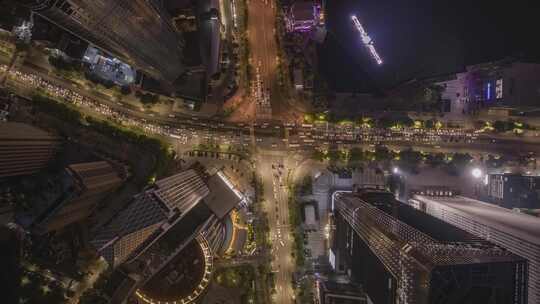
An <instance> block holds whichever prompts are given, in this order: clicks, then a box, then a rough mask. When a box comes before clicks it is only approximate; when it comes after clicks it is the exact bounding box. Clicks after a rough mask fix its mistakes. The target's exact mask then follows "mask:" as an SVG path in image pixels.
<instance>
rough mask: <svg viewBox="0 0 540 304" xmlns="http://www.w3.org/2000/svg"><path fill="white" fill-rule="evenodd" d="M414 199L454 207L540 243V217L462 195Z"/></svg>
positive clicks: (449, 207) (418, 196)
mask: <svg viewBox="0 0 540 304" xmlns="http://www.w3.org/2000/svg"><path fill="white" fill-rule="evenodd" d="M414 199H416V200H418V201H421V202H425V203H426V204H428V205H429V204H431V205H439V206H444V207H446V209H452V211H454V212H456V213H459V214H461V215H463V216H467V217H469V218H472V219H474V220H475V221H477V222H479V223H481V224H484V225H486V226H489V227H492V228H495V229H497V230H500V231H503V232H506V233H509V234H512V235H514V236H516V237H518V238H521V239H523V240H525V241H527V242H530V243H533V244H537V245H540V218H537V217H534V216H531V215H528V214H522V213H517V212H513V211H512V210H510V209H506V208H502V207H499V206H496V205H493V204H489V203H485V202H482V201H478V200H475V199H471V198H467V197H462V196H456V197H429V196H423V195H415V196H414Z"/></svg>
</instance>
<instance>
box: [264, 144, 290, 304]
mask: <svg viewBox="0 0 540 304" xmlns="http://www.w3.org/2000/svg"><path fill="white" fill-rule="evenodd" d="M257 169H258V172H259V174H261V177H262V180H263V187H264V202H263V208H264V210H265V212H266V213H267V215H268V221H269V228H270V240H271V244H272V248H271V256H272V271H273V272H274V273H275V284H276V293H275V294H274V296H273V297H274V299H273V300H274V302H275V303H280V304H281V303H284V304H286V303H293V302H294V291H293V289H292V283H291V282H292V274H293V272H294V271H295V265H294V260H293V258H292V256H291V252H292V246H293V244H292V237H291V234H290V226H289V207H288V192H287V190H288V189H287V180H286V179H287V176H288V165H287V158H286V157H283V156H282V155H280V154H277V153H272V154H260V155H258V162H257Z"/></svg>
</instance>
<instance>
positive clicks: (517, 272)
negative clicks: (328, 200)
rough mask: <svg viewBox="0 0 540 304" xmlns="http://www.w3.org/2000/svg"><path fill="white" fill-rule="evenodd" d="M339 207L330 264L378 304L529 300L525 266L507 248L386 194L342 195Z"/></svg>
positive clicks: (447, 303) (336, 210)
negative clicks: (359, 286)
mask: <svg viewBox="0 0 540 304" xmlns="http://www.w3.org/2000/svg"><path fill="white" fill-rule="evenodd" d="M334 208H335V210H334V216H335V217H334V219H335V223H334V224H335V227H336V231H335V234H334V239H333V240H332V243H333V245H332V249H331V252H330V257H331V264H332V265H333V266H334V267H335V269H336V271H339V272H343V273H346V274H348V275H349V276H350V277H351V280H352V281H353V282H357V283H359V284H361V285H362V288H363V290H364V291H365V292H366V294H367V296H368V297H369V299H370V301H371V302H373V303H414V304H422V303H430V304H436V303H446V304H450V303H526V302H527V288H526V284H527V261H526V260H525V259H523V258H521V257H519V256H517V255H515V254H512V253H511V252H509V251H506V250H505V249H503V248H502V247H499V246H496V245H494V244H492V243H490V242H488V241H486V240H483V239H481V238H479V237H476V236H474V235H472V234H470V233H468V232H466V231H464V230H461V229H459V228H457V227H454V226H452V225H449V224H448V223H445V222H444V221H441V220H439V219H437V218H435V217H432V216H430V215H428V214H425V213H423V212H421V211H418V210H415V209H414V208H412V207H410V206H408V205H406V204H402V203H399V202H398V201H396V200H395V198H394V196H393V194H391V193H389V192H386V191H381V190H366V189H363V190H360V191H359V192H358V193H337V194H336V195H335V201H334ZM332 259H333V261H332Z"/></svg>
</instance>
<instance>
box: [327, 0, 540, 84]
mask: <svg viewBox="0 0 540 304" xmlns="http://www.w3.org/2000/svg"><path fill="white" fill-rule="evenodd" d="M327 10H328V29H329V34H328V37H327V40H326V42H325V43H324V44H323V45H322V46H321V48H320V63H321V70H322V71H323V74H324V75H325V76H326V79H327V80H329V82H330V85H331V87H333V88H334V89H335V90H337V91H352V90H356V91H364V90H365V87H366V84H367V83H369V81H366V79H367V78H370V79H371V80H373V83H376V84H377V85H378V87H380V88H382V89H384V88H388V87H391V86H393V85H396V84H398V83H400V82H403V81H406V80H409V79H411V78H423V77H429V76H434V75H441V74H448V73H451V72H455V71H459V70H461V69H462V68H463V66H464V65H465V64H472V63H480V62H486V61H490V60H495V59H499V58H502V57H505V56H511V55H522V56H525V57H526V58H528V59H530V60H533V61H538V60H539V59H540V0H537V1H533V0H512V1H509V0H504V1H503V0H491V1H488V0H453V1H448V0H328V1H327ZM352 14H356V15H357V16H358V18H359V19H360V22H361V23H362V24H363V25H364V27H365V28H366V30H367V31H368V33H369V35H370V36H371V37H372V38H373V40H374V41H375V46H376V48H377V50H378V52H379V53H380V54H381V56H382V57H383V60H384V61H385V63H384V64H383V65H382V66H375V65H374V64H373V61H372V60H371V58H370V57H369V56H368V55H367V54H366V52H365V48H364V47H363V46H362V44H361V42H360V39H359V35H358V33H357V32H356V30H355V29H354V27H353V25H352V22H351V19H350V16H351V15H352ZM366 76H367V77H366Z"/></svg>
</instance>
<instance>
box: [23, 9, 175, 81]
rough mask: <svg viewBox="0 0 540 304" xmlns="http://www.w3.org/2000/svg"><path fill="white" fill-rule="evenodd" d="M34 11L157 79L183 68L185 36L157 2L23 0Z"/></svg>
mask: <svg viewBox="0 0 540 304" xmlns="http://www.w3.org/2000/svg"><path fill="white" fill-rule="evenodd" d="M22 3H23V4H25V5H27V6H29V7H30V8H31V9H32V10H33V11H35V12H36V13H37V14H39V15H40V16H42V17H43V18H45V19H47V20H49V21H51V22H52V23H54V24H56V25H58V26H60V27H61V28H63V29H65V30H67V31H69V32H70V33H72V34H74V35H75V36H77V37H79V38H81V39H83V40H85V41H87V42H89V43H90V44H93V45H96V46H97V47H99V48H100V49H102V50H103V51H105V52H107V53H109V54H111V55H113V56H115V57H118V58H119V59H121V60H122V61H123V62H125V63H127V64H129V65H131V66H133V67H136V68H138V69H140V70H142V71H144V72H145V73H147V74H148V75H150V76H152V77H154V78H155V79H160V80H165V81H168V82H170V83H172V82H174V81H175V80H176V79H177V78H178V77H179V76H180V74H182V72H183V70H184V67H183V64H182V50H181V44H182V42H181V38H180V37H179V35H178V33H177V32H176V31H175V30H174V28H173V26H172V23H171V18H170V16H169V15H168V13H167V12H166V11H165V8H164V7H163V5H162V2H161V1H158V0H107V1H103V0H23V1H22Z"/></svg>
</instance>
